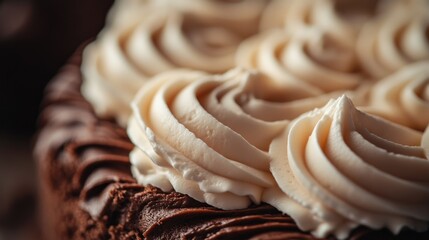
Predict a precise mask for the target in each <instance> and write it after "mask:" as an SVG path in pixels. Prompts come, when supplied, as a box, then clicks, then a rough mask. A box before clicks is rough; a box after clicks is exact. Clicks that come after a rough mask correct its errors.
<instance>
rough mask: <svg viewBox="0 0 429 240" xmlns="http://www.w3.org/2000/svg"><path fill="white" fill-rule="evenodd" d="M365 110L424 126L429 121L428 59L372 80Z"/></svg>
mask: <svg viewBox="0 0 429 240" xmlns="http://www.w3.org/2000/svg"><path fill="white" fill-rule="evenodd" d="M365 111H367V112H369V113H372V114H376V115H379V116H382V117H383V118H386V119H389V120H391V121H393V122H396V123H399V124H402V125H405V126H408V127H411V128H414V129H417V130H420V131H423V130H425V129H426V127H427V126H428V124H429V61H424V62H418V63H414V64H411V65H408V66H406V67H404V68H402V69H401V70H399V71H397V72H396V73H394V74H392V75H389V76H388V77H386V78H384V79H383V80H381V81H379V82H378V83H377V84H375V85H374V86H373V87H372V89H371V93H370V104H369V106H368V107H367V108H365Z"/></svg>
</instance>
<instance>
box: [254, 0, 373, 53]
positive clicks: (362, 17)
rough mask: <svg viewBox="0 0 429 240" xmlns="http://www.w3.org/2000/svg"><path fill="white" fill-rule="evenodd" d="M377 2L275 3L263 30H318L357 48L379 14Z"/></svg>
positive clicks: (303, 0) (265, 16)
mask: <svg viewBox="0 0 429 240" xmlns="http://www.w3.org/2000/svg"><path fill="white" fill-rule="evenodd" d="M375 2H376V1H334V0H319V1H312V0H301V1H284V0H277V1H272V3H270V4H269V5H268V7H267V8H266V10H265V11H264V14H263V16H262V20H261V28H262V29H271V28H274V27H277V28H278V27H281V28H285V29H287V30H294V31H300V30H301V29H303V28H309V27H310V28H317V29H320V30H321V31H323V32H326V33H328V34H329V35H331V36H333V37H334V38H336V39H338V40H340V41H342V42H344V43H347V44H349V45H348V46H349V47H352V46H353V43H354V42H355V38H356V35H357V33H358V31H359V29H360V27H361V26H362V25H363V23H364V22H365V21H367V20H368V19H370V18H371V17H372V16H373V15H375V13H376V9H377V8H378V5H377V4H375Z"/></svg>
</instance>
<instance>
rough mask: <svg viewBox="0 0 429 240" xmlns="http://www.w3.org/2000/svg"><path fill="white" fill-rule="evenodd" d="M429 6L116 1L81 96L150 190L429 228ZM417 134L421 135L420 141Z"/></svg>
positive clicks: (87, 58)
mask: <svg viewBox="0 0 429 240" xmlns="http://www.w3.org/2000/svg"><path fill="white" fill-rule="evenodd" d="M428 24H429V2H427V1H426V0H408V1H405V0H404V1H353V0H349V1H334V0H319V1H310V0H305V1H303V0H292V1H283V0H278V1H266V0H252V1H221V0H204V1H201V0H198V1H197V0H180V1H167V0H162V1H160V0H157V1H150V0H147V1H143V0H140V1H138V0H135V1H130V0H128V1H125V0H123V1H117V2H116V4H115V6H114V7H113V9H112V11H111V13H110V15H109V18H108V22H107V24H106V27H105V29H104V30H103V31H102V32H101V33H100V35H99V37H98V38H97V40H96V41H95V42H93V43H92V44H91V45H90V46H88V47H87V48H86V50H85V53H84V59H83V65H82V71H83V75H84V84H83V87H82V92H83V94H84V96H85V97H86V98H87V99H88V100H89V101H90V102H91V103H92V104H93V106H94V108H95V110H96V112H97V114H98V115H99V116H100V117H102V118H114V119H116V121H117V122H118V123H119V124H120V125H121V126H123V127H124V128H125V127H127V128H128V129H127V131H128V135H129V137H130V138H131V140H132V142H133V143H134V145H135V149H134V150H133V151H132V153H131V162H132V165H133V166H132V172H133V175H134V177H135V178H136V180H137V181H138V182H139V183H141V184H143V185H153V186H156V187H159V188H160V189H162V190H163V191H172V190H174V191H177V192H181V193H184V194H187V195H189V196H191V197H192V198H194V199H196V200H198V201H201V202H206V203H208V204H210V205H212V206H215V207H217V208H221V209H240V208H246V207H248V206H249V205H250V204H260V203H261V202H266V203H269V204H271V205H273V206H274V207H276V208H277V209H279V210H280V211H282V212H284V213H286V214H288V215H290V216H291V217H292V218H293V219H294V220H295V221H296V222H297V224H298V225H299V226H300V228H301V229H302V230H305V231H312V232H313V234H314V235H315V236H318V237H325V236H328V235H335V236H336V237H338V238H346V237H347V235H348V234H349V232H350V231H351V230H352V229H354V228H355V227H357V226H359V225H365V226H368V227H370V228H374V229H379V228H388V229H389V230H391V231H392V232H394V233H398V232H399V231H400V230H401V229H402V228H404V227H407V228H411V229H413V230H417V231H421V230H425V229H427V227H428V222H429V209H428V208H427V206H425V204H424V203H425V202H428V201H429V185H428V182H429V181H428V180H429V179H426V178H427V177H426V176H427V174H426V173H427V171H428V170H429V161H428V156H427V153H428V152H429V150H428V148H429V146H428V145H427V139H428V137H427V135H428V133H427V132H428V131H426V132H425V129H426V127H427V125H428V123H429V103H428V99H429V90H428V89H429V87H428V83H429V71H428V69H429V37H428V34H427V31H428V26H429V25H428ZM425 139H426V140H425Z"/></svg>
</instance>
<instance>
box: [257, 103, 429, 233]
mask: <svg viewBox="0 0 429 240" xmlns="http://www.w3.org/2000/svg"><path fill="white" fill-rule="evenodd" d="M421 144H422V134H421V133H420V132H417V131H414V130H412V129H409V128H405V127H402V126H400V125H395V124H392V123H390V122H387V121H385V120H382V119H378V118H374V117H371V116H370V115H367V114H365V113H363V112H360V111H357V110H356V109H355V108H354V106H353V104H352V103H351V101H350V100H349V99H348V98H347V97H345V96H343V97H340V98H338V99H337V100H335V101H331V102H330V103H329V104H327V105H326V106H325V107H324V108H322V109H316V110H314V111H312V112H309V113H307V114H304V115H302V116H301V117H299V118H298V119H296V120H294V121H293V122H292V123H291V124H290V128H289V131H285V133H284V134H283V135H282V136H281V137H279V138H276V139H275V140H274V141H273V144H272V145H271V148H270V153H271V155H272V157H273V161H272V162H271V171H272V173H273V175H274V177H275V179H276V182H277V183H278V185H279V187H280V189H281V192H283V194H284V198H286V199H289V198H290V199H293V201H292V202H293V204H296V203H298V204H299V205H300V206H302V207H304V208H306V210H307V212H306V211H303V210H302V209H301V210H300V214H301V215H298V216H295V217H294V214H295V213H294V208H292V207H291V203H290V201H291V200H290V199H289V202H288V201H285V202H284V203H279V202H278V200H277V199H276V198H271V199H267V198H265V200H266V201H267V202H268V203H271V202H273V203H274V204H275V206H276V207H277V208H278V209H280V210H282V211H283V212H286V213H292V214H291V215H292V217H294V219H295V220H296V221H297V223H298V225H300V224H302V223H305V217H307V218H310V217H313V218H314V219H316V220H322V221H321V223H320V224H316V225H314V226H313V230H314V231H316V233H315V234H316V235H318V236H324V235H326V234H327V233H329V232H331V233H334V234H335V235H337V237H339V238H344V237H346V236H347V235H348V232H349V231H350V229H351V228H354V227H356V226H357V225H365V226H368V227H371V228H375V229H379V228H383V227H385V228H388V229H390V230H391V231H392V232H394V233H398V232H399V231H400V230H401V229H402V228H403V227H404V226H407V227H409V228H411V229H414V230H418V231H422V230H425V229H427V227H428V220H429V206H428V204H427V202H428V201H429V187H428V182H429V177H428V176H429V175H428V174H427V173H428V171H429V160H428V158H427V156H426V155H425V151H424V149H425V148H424V147H422V146H421ZM327 176H329V177H327ZM295 212H296V211H295ZM306 214H309V215H308V216H307V215H306ZM295 215H296V214H295ZM310 227H311V226H310Z"/></svg>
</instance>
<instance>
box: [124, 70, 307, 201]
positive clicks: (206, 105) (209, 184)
mask: <svg viewBox="0 0 429 240" xmlns="http://www.w3.org/2000/svg"><path fill="white" fill-rule="evenodd" d="M288 91H289V92H288ZM293 92H294V89H288V88H285V87H284V86H279V85H277V83H276V82H274V81H272V80H270V79H269V78H265V77H263V76H262V75H259V74H256V73H253V72H249V71H246V70H240V69H235V70H232V71H230V72H228V73H226V74H225V75H220V76H205V75H203V74H200V73H195V72H188V71H181V72H177V71H172V72H167V73H164V74H160V75H158V76H157V77H155V78H154V79H153V80H152V81H151V82H150V83H148V84H147V85H146V86H145V87H143V88H142V90H141V91H140V92H139V93H138V94H137V96H136V98H135V100H134V101H133V104H132V105H133V117H132V119H131V121H130V123H129V127H128V134H129V136H130V138H131V140H132V142H133V143H134V144H135V145H136V146H137V148H136V149H135V150H134V151H133V153H132V154H131V162H132V165H133V168H132V169H133V174H134V176H135V178H136V179H137V180H138V182H139V183H141V184H144V185H148V184H151V185H154V186H157V187H160V188H161V189H162V190H164V191H170V190H172V189H174V190H175V191H178V192H181V193H185V194H188V195H189V196H191V197H193V198H195V199H197V200H199V201H202V202H206V203H209V204H211V205H213V206H216V207H219V208H222V209H236V208H244V207H247V206H248V205H249V204H250V203H251V202H254V203H260V201H261V196H262V191H263V190H264V189H265V188H267V187H272V186H273V183H274V181H273V179H272V176H271V174H270V173H269V161H270V158H269V155H268V153H267V152H268V148H269V145H270V143H271V140H272V139H273V138H274V137H276V136H277V135H278V134H279V133H281V132H282V131H283V130H284V129H285V128H286V126H287V124H288V122H289V120H288V119H293V118H295V117H296V116H297V115H298V114H300V113H302V111H303V109H305V108H308V109H312V108H314V107H313V106H311V104H309V103H308V102H306V101H305V100H302V101H300V100H298V101H291V102H289V101H288V98H290V97H292V98H293V97H296V96H297V95H299V94H300V93H295V95H293V94H292V93H293ZM289 93H290V94H289Z"/></svg>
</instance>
